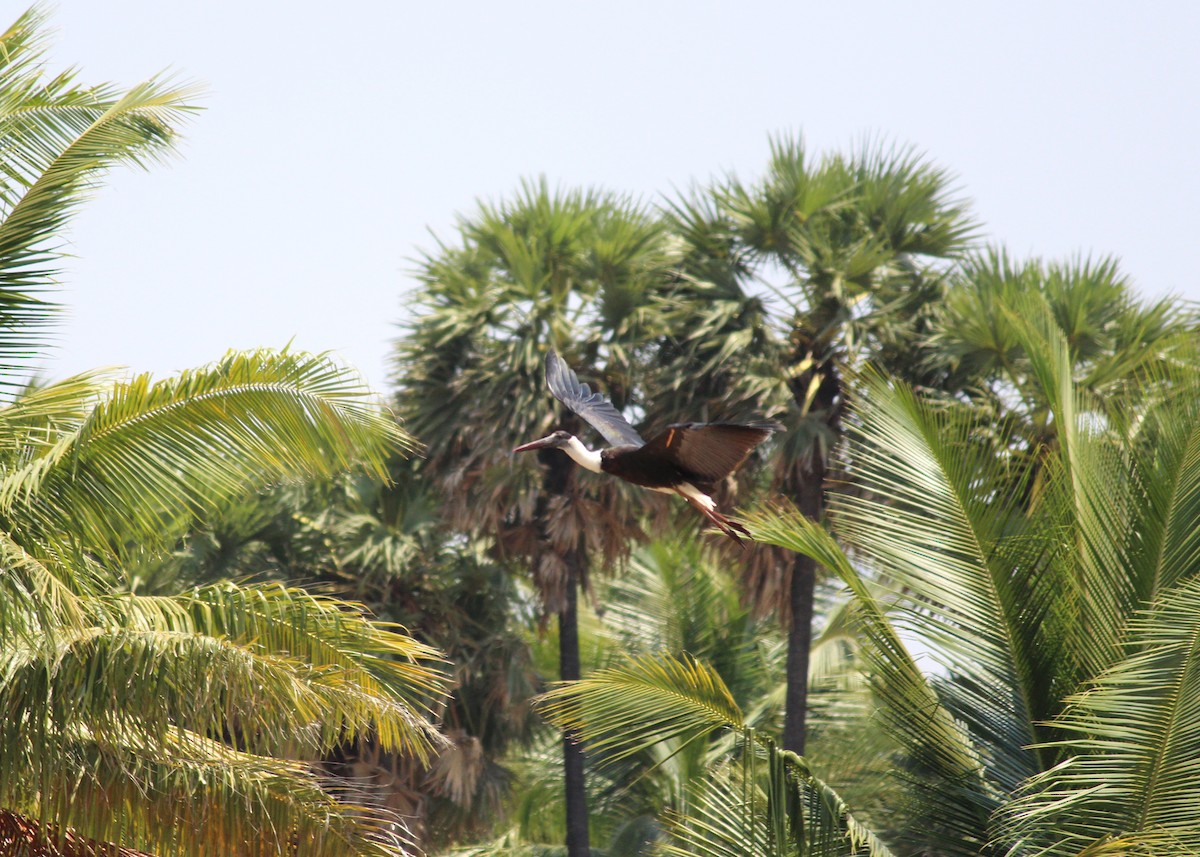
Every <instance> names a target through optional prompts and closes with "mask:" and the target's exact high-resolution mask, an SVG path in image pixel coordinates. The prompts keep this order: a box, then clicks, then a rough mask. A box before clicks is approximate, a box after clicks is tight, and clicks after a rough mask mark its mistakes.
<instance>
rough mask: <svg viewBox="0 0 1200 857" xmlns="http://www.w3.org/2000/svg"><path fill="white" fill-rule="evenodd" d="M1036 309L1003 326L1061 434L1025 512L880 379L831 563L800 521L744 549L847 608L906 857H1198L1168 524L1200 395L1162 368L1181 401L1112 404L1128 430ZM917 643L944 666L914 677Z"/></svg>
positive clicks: (1181, 557)
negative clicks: (860, 488)
mask: <svg viewBox="0 0 1200 857" xmlns="http://www.w3.org/2000/svg"><path fill="white" fill-rule="evenodd" d="M1036 310H1037V308H1036V305H1034V307H1033V308H1032V309H1031V310H1030V312H1029V314H1027V315H1026V316H1025V317H1024V318H1023V319H1016V318H1012V319H1010V321H1011V323H1012V325H1013V329H1014V330H1015V331H1016V332H1017V333H1018V334H1019V337H1020V338H1019V340H1018V342H1019V344H1020V346H1021V350H1022V353H1023V354H1024V355H1026V359H1027V360H1028V363H1029V366H1030V370H1031V381H1030V383H1031V384H1034V383H1036V384H1037V385H1038V387H1039V390H1040V395H1041V397H1042V400H1043V401H1045V402H1046V403H1047V407H1048V410H1049V411H1050V413H1051V414H1052V422H1053V425H1054V426H1055V429H1056V435H1055V436H1056V443H1055V444H1054V445H1053V446H1047V447H1043V448H1042V452H1041V456H1042V460H1041V466H1040V468H1039V474H1040V475H1039V476H1038V478H1039V480H1040V488H1039V490H1038V491H1037V492H1036V493H1035V494H1033V495H1031V494H1030V492H1029V491H1028V490H1027V488H1028V482H1029V480H1030V479H1031V478H1032V477H1031V476H1030V473H1029V470H1028V469H1026V468H1019V467H1013V466H1012V459H1011V457H1010V455H1009V450H1010V449H1011V444H1009V443H1006V442H1005V439H1004V438H1003V437H1002V436H1001V437H996V436H995V434H994V433H992V434H988V435H987V436H981V435H980V433H978V432H977V430H976V427H977V422H976V420H975V418H974V416H973V415H971V414H970V413H967V414H964V413H962V412H961V411H960V410H959V409H957V408H953V407H946V406H944V405H943V406H939V405H936V404H931V403H929V402H925V401H921V400H920V399H919V398H917V397H915V396H914V395H913V394H911V393H910V392H908V391H906V390H905V389H904V388H903V387H901V386H899V385H896V384H894V383H888V382H885V381H883V380H881V379H875V380H872V381H871V382H870V384H869V387H868V390H869V397H868V398H869V404H864V406H863V407H862V408H860V409H859V417H860V420H861V425H860V427H859V428H858V429H857V432H856V434H857V440H856V442H855V443H854V445H853V446H852V449H851V451H850V453H849V454H850V455H852V456H853V457H854V460H855V463H856V468H857V472H858V473H859V474H860V475H861V479H862V482H863V484H864V487H865V488H866V492H865V496H857V497H856V496H843V497H839V498H838V500H837V502H836V503H835V504H834V506H833V508H832V509H831V515H830V517H831V525H832V529H833V531H834V532H835V533H836V534H837V536H838V539H839V541H840V542H841V543H842V544H844V545H845V546H846V548H845V551H846V552H844V551H843V549H842V548H841V547H839V546H838V545H837V544H835V543H834V541H833V540H832V539H831V538H830V537H829V535H828V534H827V533H825V532H824V531H823V530H821V529H820V528H818V527H816V526H815V525H813V524H811V523H810V522H807V521H805V520H804V519H803V518H802V517H801V516H798V515H796V514H794V513H784V512H763V513H761V514H759V515H758V516H756V517H755V523H756V524H757V526H756V527H755V532H756V535H757V536H758V537H760V538H765V539H767V540H769V541H772V542H774V543H776V544H780V545H784V546H788V547H792V548H794V549H797V550H800V551H803V552H804V553H806V554H807V555H809V556H812V557H814V558H816V559H817V560H818V561H820V562H821V563H822V564H824V565H825V566H826V567H827V568H829V569H830V570H832V571H834V572H835V573H837V574H838V575H839V576H840V577H841V578H842V580H843V581H844V582H845V583H846V584H847V585H848V586H849V587H850V588H851V590H852V591H853V593H854V597H855V604H856V605H857V610H858V614H859V621H860V622H861V623H862V627H863V629H864V632H865V634H866V636H867V639H868V642H869V646H868V652H869V658H870V664H871V670H870V672H871V680H872V684H873V688H874V691H875V696H876V700H877V703H878V704H879V705H880V707H881V713H882V716H883V722H884V723H885V724H886V725H887V727H888V728H889V730H890V731H891V732H892V733H893V734H894V735H895V736H896V738H897V739H898V740H900V742H901V744H902V746H903V748H904V757H905V759H906V761H905V763H904V766H903V771H904V776H905V778H906V779H907V780H908V782H909V791H910V806H909V809H908V813H909V817H908V819H907V820H906V823H905V828H906V830H905V834H904V838H905V839H906V840H908V841H909V842H910V843H911V845H912V847H915V848H920V847H926V848H928V847H934V848H936V849H938V851H939V852H940V853H948V854H955V853H957V854H974V853H979V852H980V851H987V852H988V853H993V852H995V853H1013V854H1016V853H1022V854H1023V853H1039V854H1061V855H1066V854H1076V853H1084V852H1085V851H1087V853H1091V851H1089V850H1088V849H1101V848H1110V847H1111V848H1117V847H1118V844H1119V847H1120V848H1124V849H1125V850H1126V851H1128V852H1130V853H1133V852H1135V851H1137V849H1139V848H1141V849H1145V850H1153V849H1155V848H1159V847H1164V843H1167V842H1169V843H1170V844H1171V845H1172V847H1181V848H1190V849H1193V850H1194V849H1195V848H1197V847H1200V817H1198V816H1197V815H1196V813H1195V812H1194V811H1193V810H1192V808H1194V807H1195V806H1196V805H1197V804H1196V801H1197V799H1200V794H1196V788H1195V783H1196V782H1197V780H1196V779H1195V778H1194V777H1192V776H1190V773H1189V770H1190V767H1189V766H1190V762H1188V761H1187V759H1188V758H1189V756H1188V753H1189V751H1188V749H1187V748H1188V747H1189V746H1191V745H1192V742H1194V741H1195V740H1196V736H1195V735H1193V734H1192V733H1193V732H1195V731H1196V729H1197V724H1198V723H1200V721H1198V720H1197V719H1196V718H1194V717H1191V716H1189V714H1188V713H1187V710H1186V708H1182V707H1181V702H1182V700H1183V699H1184V698H1186V696H1187V693H1188V691H1187V687H1188V684H1189V683H1190V682H1191V680H1192V672H1191V670H1192V664H1191V660H1192V659H1193V655H1194V652H1193V651H1192V646H1191V641H1192V640H1193V635H1194V633H1195V631H1196V628H1195V616H1196V614H1195V613H1194V612H1190V611H1189V610H1188V609H1187V608H1186V606H1185V605H1188V604H1190V602H1191V601H1192V600H1193V599H1194V594H1193V593H1192V589H1193V588H1194V581H1195V573H1196V568H1195V566H1196V563H1195V556H1194V555H1193V553H1194V552H1193V551H1192V550H1191V548H1190V547H1189V546H1190V545H1191V542H1192V541H1193V539H1192V536H1191V528H1190V527H1188V526H1186V525H1184V526H1183V527H1181V526H1180V524H1181V522H1182V521H1184V520H1187V519H1190V512H1189V511H1188V507H1189V504H1190V503H1191V502H1192V492H1191V491H1190V490H1188V488H1187V486H1189V485H1190V484H1191V483H1192V481H1193V480H1194V479H1195V474H1194V473H1193V472H1192V471H1193V470H1194V469H1195V463H1196V462H1195V460H1194V459H1193V458H1192V456H1191V454H1190V452H1189V450H1190V449H1191V448H1192V445H1193V444H1194V442H1195V441H1194V436H1195V425H1196V414H1195V408H1196V404H1195V401H1196V397H1195V395H1194V392H1193V391H1194V390H1195V389H1196V384H1197V383H1200V377H1198V375H1197V372H1196V370H1195V369H1194V368H1192V369H1184V368H1183V367H1176V372H1175V374H1174V376H1173V377H1172V378H1170V383H1171V384H1172V391H1173V393H1174V395H1172V396H1169V397H1162V398H1158V397H1156V398H1153V399H1152V400H1150V401H1149V402H1147V401H1145V400H1144V399H1143V400H1140V401H1139V400H1133V401H1130V400H1128V399H1127V400H1126V402H1125V404H1126V407H1131V408H1134V409H1136V412H1135V413H1127V414H1126V415H1125V418H1124V419H1123V420H1122V421H1121V422H1120V423H1115V422H1113V421H1109V420H1107V419H1106V418H1105V414H1106V413H1108V412H1109V411H1110V410H1111V409H1113V406H1114V403H1112V402H1111V401H1107V402H1106V401H1100V400H1099V399H1098V398H1096V397H1094V396H1093V395H1091V393H1090V391H1088V390H1086V389H1081V388H1079V387H1078V386H1077V385H1076V383H1075V381H1074V374H1075V371H1074V366H1075V363H1074V361H1073V359H1072V356H1071V353H1070V347H1069V344H1068V342H1067V339H1066V336H1065V335H1064V331H1063V330H1062V329H1061V327H1060V323H1059V322H1058V321H1057V320H1056V319H1055V317H1054V316H1053V315H1052V314H1051V313H1049V312H1048V311H1046V309H1045V308H1044V307H1043V309H1042V311H1041V312H1038V311H1036ZM1193 365H1194V364H1193ZM1162 380H1163V381H1164V382H1165V381H1166V380H1167V379H1166V378H1165V377H1163V378H1162ZM1130 426H1139V428H1138V429H1137V430H1136V431H1134V432H1130V431H1128V427H1130ZM993 432H994V427H993ZM1183 530H1187V531H1188V533H1187V534H1186V535H1185V533H1184V532H1183ZM851 557H852V558H853V561H851ZM867 573H870V574H871V575H873V576H875V577H877V578H878V579H880V580H882V581H886V582H887V586H888V589H889V591H890V594H888V595H886V596H884V597H883V598H881V597H880V596H879V595H878V594H877V593H875V592H874V591H872V589H871V588H870V587H869V586H868V584H867V582H866V579H865V577H864V575H865V574H867ZM1168 581H1169V582H1168ZM889 614H891V615H890V616H889ZM913 634H916V635H918V637H919V639H920V641H921V644H922V646H924V647H927V648H928V649H929V651H930V653H931V656H932V657H933V658H935V659H936V661H937V663H938V664H939V668H938V669H936V670H933V671H924V670H922V669H921V668H920V666H919V664H918V661H917V660H916V659H915V658H914V657H913V656H912V655H911V654H910V648H909V645H908V643H907V642H906V638H907V639H908V640H910V641H911V639H912V635H913ZM1151 688H1154V689H1155V690H1151ZM1177 752H1178V753H1179V754H1180V755H1177ZM1096 853H1099V851H1097V852H1096ZM1114 853H1115V852H1114Z"/></svg>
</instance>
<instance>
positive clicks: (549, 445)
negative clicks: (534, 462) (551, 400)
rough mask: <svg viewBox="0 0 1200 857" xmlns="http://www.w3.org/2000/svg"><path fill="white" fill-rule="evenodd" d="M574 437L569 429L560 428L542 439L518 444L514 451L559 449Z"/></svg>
mask: <svg viewBox="0 0 1200 857" xmlns="http://www.w3.org/2000/svg"><path fill="white" fill-rule="evenodd" d="M572 437H574V435H572V434H571V433H570V432H569V431H563V430H562V429H559V430H558V431H556V432H554V433H553V434H548V435H546V436H545V437H543V438H541V439H540V440H534V441H530V442H529V443H525V444H522V445H521V446H518V447H517V448H516V449H514V450H513V452H532V451H533V450H535V449H558V448H559V447H563V446H566V445H567V444H568V443H570V441H571V438H572Z"/></svg>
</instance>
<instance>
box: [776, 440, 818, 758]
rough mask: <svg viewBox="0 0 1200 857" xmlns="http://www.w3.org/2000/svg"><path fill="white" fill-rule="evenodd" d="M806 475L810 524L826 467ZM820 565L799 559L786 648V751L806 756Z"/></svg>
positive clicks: (803, 499) (803, 503)
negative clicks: (811, 653) (815, 610)
mask: <svg viewBox="0 0 1200 857" xmlns="http://www.w3.org/2000/svg"><path fill="white" fill-rule="evenodd" d="M813 470H814V472H812V473H809V474H806V478H805V480H804V482H803V484H802V485H801V487H800V493H799V495H798V496H797V497H796V505H797V506H798V507H799V508H800V511H801V512H802V513H803V514H804V516H805V517H806V518H808V519H809V520H810V521H820V520H821V514H822V512H823V511H824V509H825V466H824V462H820V461H818V462H816V463H815V465H814V467H813ZM816 571H817V564H816V563H815V562H813V561H812V560H811V559H810V558H809V557H806V556H797V557H796V559H795V562H794V563H793V565H792V581H791V586H790V589H789V592H788V597H789V602H788V604H789V607H790V611H789V614H790V619H791V622H790V625H789V627H788V649H787V697H786V702H785V705H784V718H783V749H785V750H791V751H792V752H793V753H796V754H798V755H801V756H803V755H804V744H805V739H806V738H807V735H808V725H807V719H808V662H809V653H810V651H811V650H812V624H813V600H814V594H815V591H816V577H817V575H816Z"/></svg>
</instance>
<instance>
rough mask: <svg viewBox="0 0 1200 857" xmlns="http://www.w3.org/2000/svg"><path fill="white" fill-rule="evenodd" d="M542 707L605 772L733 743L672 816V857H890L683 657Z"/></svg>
mask: <svg viewBox="0 0 1200 857" xmlns="http://www.w3.org/2000/svg"><path fill="white" fill-rule="evenodd" d="M539 705H540V707H541V708H542V710H543V712H544V713H545V714H546V716H547V717H549V718H550V720H551V721H552V722H554V723H555V724H556V725H558V726H560V727H561V728H563V729H565V730H571V731H574V732H577V733H578V734H579V735H580V736H581V738H582V739H583V741H584V742H585V743H586V745H587V746H588V748H589V749H590V750H591V751H593V752H594V753H596V754H597V755H598V758H599V759H600V760H601V762H602V764H605V765H608V764H613V763H617V762H620V761H621V760H622V759H625V758H627V757H628V756H630V755H632V754H634V753H638V752H641V751H643V750H645V749H647V748H649V747H652V746H653V745H655V744H660V743H662V742H674V743H675V744H677V745H682V746H686V745H688V744H690V743H691V742H693V741H698V740H705V739H708V738H711V736H712V734H713V732H714V731H716V730H727V731H729V732H731V733H732V734H734V735H737V736H740V740H738V742H737V745H738V752H737V754H736V758H740V759H741V761H740V762H738V763H732V762H727V763H726V764H725V766H723V767H722V766H719V767H717V768H715V769H713V771H712V773H711V774H710V775H708V776H706V777H705V778H704V779H703V780H701V781H699V782H696V783H694V784H693V786H692V788H691V796H690V797H689V798H687V799H686V800H685V802H684V805H683V806H682V807H680V808H677V810H676V811H674V812H673V813H671V814H670V816H669V824H668V831H669V832H671V833H672V836H673V838H674V842H673V844H672V845H670V846H668V852H669V853H677V854H683V853H691V854H712V855H714V857H715V855H721V854H727V853H739V854H743V855H744V854H748V853H749V854H756V853H762V854H769V855H785V854H801V853H813V854H828V855H835V854H844V855H853V854H859V853H862V854H870V855H880V857H882V855H887V854H890V852H889V851H888V850H887V848H886V847H885V846H884V845H883V844H882V842H880V841H879V840H878V839H877V838H876V837H875V836H874V835H873V834H872V833H871V832H870V831H869V830H867V829H866V828H865V827H863V826H862V825H860V824H859V823H858V822H857V821H856V820H855V819H854V817H853V815H852V814H851V813H850V812H849V810H848V809H847V807H846V805H845V804H844V802H843V801H842V800H841V799H840V798H839V797H838V796H837V794H836V792H834V790H833V789H831V788H830V787H829V786H828V785H827V784H825V783H823V782H821V780H820V779H819V778H817V777H816V776H815V775H814V774H813V772H812V771H811V769H810V768H809V766H808V763H807V762H806V761H805V760H804V759H802V758H800V757H799V756H796V755H795V754H794V753H788V752H786V751H782V750H779V749H778V748H777V747H776V746H775V744H774V742H772V741H770V740H769V739H767V738H766V737H765V736H762V735H761V734H760V733H758V732H756V730H754V729H752V728H751V727H749V726H747V725H746V724H745V722H744V719H743V717H742V714H741V712H740V711H739V710H738V708H737V706H736V704H734V702H733V699H732V696H731V695H730V693H729V690H728V688H726V687H725V686H724V684H723V683H722V682H721V679H720V677H719V676H718V675H717V674H716V673H715V672H714V671H713V670H712V669H711V668H710V667H706V666H705V665H704V664H702V663H700V662H698V661H696V660H694V659H692V658H690V657H686V656H684V657H671V656H666V655H658V656H651V655H644V656H641V657H633V658H629V659H628V660H627V661H626V662H625V663H623V664H621V665H619V666H616V667H610V668H607V669H602V670H597V671H596V672H594V673H592V674H591V675H589V676H587V677H586V678H584V679H582V680H581V681H578V682H573V683H571V684H569V685H563V686H560V687H558V688H556V689H554V690H552V691H550V692H549V693H547V694H545V695H544V696H543V697H542V698H541V701H540V704H539ZM760 755H761V756H763V757H764V758H765V762H766V763H765V765H762V766H760V765H759V757H760ZM760 774H762V775H763V776H762V778H761V779H760ZM730 849H732V850H730ZM805 849H811V851H806V850H805Z"/></svg>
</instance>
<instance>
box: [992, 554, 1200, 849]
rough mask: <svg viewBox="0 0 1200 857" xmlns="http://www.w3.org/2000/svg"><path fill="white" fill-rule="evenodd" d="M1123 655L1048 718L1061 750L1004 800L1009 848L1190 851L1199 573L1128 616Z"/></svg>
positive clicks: (1194, 824) (1198, 715)
mask: <svg viewBox="0 0 1200 857" xmlns="http://www.w3.org/2000/svg"><path fill="white" fill-rule="evenodd" d="M1129 630H1130V634H1129V641H1128V644H1127V646H1126V651H1127V654H1126V656H1125V658H1124V659H1123V660H1122V661H1120V662H1119V663H1117V664H1115V665H1114V666H1113V667H1111V668H1110V669H1108V670H1107V671H1105V672H1104V673H1103V674H1102V675H1101V676H1100V677H1099V678H1098V679H1097V680H1096V681H1095V682H1094V683H1093V684H1092V685H1091V686H1090V687H1088V688H1087V689H1086V690H1084V691H1083V692H1081V693H1079V694H1078V695H1076V696H1074V697H1072V698H1071V699H1070V700H1068V708H1067V710H1066V711H1065V713H1064V714H1063V715H1062V716H1061V717H1059V718H1058V719H1057V720H1055V722H1054V725H1055V726H1056V727H1057V728H1058V729H1061V730H1062V731H1064V732H1065V733H1067V734H1069V735H1072V736H1074V737H1070V738H1067V739H1065V740H1064V741H1062V742H1061V746H1062V747H1063V748H1065V749H1066V750H1068V751H1069V758H1068V759H1067V760H1065V761H1064V762H1062V763H1060V764H1059V765H1057V766H1055V767H1053V768H1050V769H1049V770H1047V771H1045V772H1044V773H1042V774H1040V775H1038V776H1036V777H1034V778H1032V779H1031V780H1030V781H1029V783H1028V784H1027V785H1026V787H1025V789H1024V790H1023V794H1022V795H1021V796H1019V797H1018V799H1017V800H1015V801H1013V802H1012V803H1011V804H1010V805H1009V806H1008V807H1006V808H1005V810H1004V812H1003V814H1002V817H1001V820H1002V822H1003V826H1002V837H1001V842H1002V843H1003V844H1004V846H1005V847H1006V848H1008V849H1009V852H1010V853H1018V852H1019V853H1022V854H1038V855H1068V854H1071V855H1074V854H1079V853H1085V852H1086V853H1093V851H1092V850H1089V849H1093V850H1095V853H1102V848H1101V846H1104V845H1105V844H1106V843H1109V844H1111V843H1113V842H1122V843H1125V847H1126V849H1127V851H1128V853H1138V849H1139V848H1140V849H1142V850H1143V851H1145V852H1147V853H1149V852H1150V851H1153V849H1155V848H1157V847H1162V848H1163V851H1162V852H1158V853H1168V852H1169V850H1170V849H1171V848H1178V849H1179V851H1180V852H1181V853H1185V852H1188V851H1190V852H1191V853H1195V852H1196V851H1197V850H1200V579H1197V578H1192V579H1190V580H1188V581H1186V582H1184V583H1182V584H1181V585H1180V586H1179V587H1177V588H1176V589H1174V590H1172V591H1171V592H1169V593H1167V594H1166V595H1164V597H1163V598H1162V600H1161V602H1160V603H1159V604H1158V605H1157V606H1156V607H1155V608H1154V609H1153V610H1151V611H1149V612H1147V613H1145V614H1142V615H1141V616H1139V617H1137V618H1136V619H1134V620H1133V621H1132V622H1131V623H1130V628H1129Z"/></svg>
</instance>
